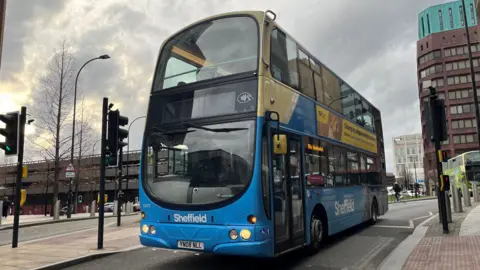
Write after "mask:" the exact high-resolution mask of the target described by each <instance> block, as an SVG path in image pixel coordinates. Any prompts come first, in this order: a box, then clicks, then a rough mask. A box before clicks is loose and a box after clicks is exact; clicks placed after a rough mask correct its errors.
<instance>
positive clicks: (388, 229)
mask: <svg viewBox="0 0 480 270" xmlns="http://www.w3.org/2000/svg"><path fill="white" fill-rule="evenodd" d="M436 211H437V202H436V201H434V200H428V201H418V202H409V203H406V204H392V205H389V211H388V212H387V214H386V215H384V216H382V217H380V219H379V220H378V222H377V224H376V225H374V226H369V225H361V226H357V227H355V228H352V229H350V230H347V231H345V232H343V233H340V234H338V235H336V236H333V237H332V238H331V239H330V241H329V242H328V243H327V245H326V246H325V247H324V248H323V249H322V250H321V251H320V252H318V253H317V254H315V255H314V256H308V255H306V254H305V252H303V250H298V251H296V252H292V253H289V254H286V255H284V256H281V257H278V258H276V259H275V260H268V259H256V258H244V257H242V258H236V257H232V256H218V255H217V256H215V255H211V254H199V253H195V252H190V251H179V250H166V249H158V248H149V247H142V248H139V249H136V250H132V251H127V252H122V253H119V254H115V255H111V256H107V257H103V258H99V259H96V260H91V261H88V262H83V263H80V264H77V265H74V266H70V267H67V268H64V269H68V270H84V269H114V270H121V269H142V270H143V269H147V270H148V269H152V270H153V269H164V270H169V269H175V270H187V269H188V270H190V269H200V270H202V269H205V270H217V269H218V270H225V269H229V270H235V269H252V268H254V269H260V268H264V269H267V268H273V269H296V270H300V269H301V270H307V269H308V270H310V269H338V270H340V269H377V268H378V267H379V266H380V264H381V263H382V262H383V260H384V259H385V258H386V257H387V256H388V254H389V253H391V252H392V251H393V250H394V249H395V247H396V246H398V245H399V244H400V243H401V242H402V241H403V240H404V239H405V238H407V237H408V236H409V235H411V234H412V232H413V231H414V229H415V227H416V226H418V224H420V223H421V222H422V221H424V220H426V219H428V218H429V217H432V216H434V215H435V213H436Z"/></svg>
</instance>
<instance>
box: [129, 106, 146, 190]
mask: <svg viewBox="0 0 480 270" xmlns="http://www.w3.org/2000/svg"><path fill="white" fill-rule="evenodd" d="M145 117H146V116H140V117H137V118H135V119H133V121H132V122H131V123H130V125H129V126H128V134H130V127H131V126H132V124H133V123H134V122H135V121H137V120H138V119H141V118H145ZM130 137H131V136H130V135H129V136H128V138H127V185H126V187H125V189H128V175H129V174H128V168H129V166H130V164H129V163H128V161H129V159H130Z"/></svg>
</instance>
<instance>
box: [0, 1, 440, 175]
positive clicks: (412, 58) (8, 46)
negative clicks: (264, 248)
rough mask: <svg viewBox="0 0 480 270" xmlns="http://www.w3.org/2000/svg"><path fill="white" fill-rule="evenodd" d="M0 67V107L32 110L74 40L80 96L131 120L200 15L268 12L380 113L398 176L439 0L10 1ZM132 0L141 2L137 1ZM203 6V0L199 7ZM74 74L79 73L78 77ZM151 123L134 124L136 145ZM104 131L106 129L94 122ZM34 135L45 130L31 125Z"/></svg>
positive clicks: (416, 129) (413, 126)
mask: <svg viewBox="0 0 480 270" xmlns="http://www.w3.org/2000/svg"><path fill="white" fill-rule="evenodd" d="M7 2H8V3H7V17H6V27H5V36H4V44H3V59H2V63H1V70H0V110H1V111H2V112H4V111H12V110H18V109H19V107H20V106H22V105H26V106H27V107H28V106H32V103H34V102H35V100H32V96H33V94H32V93H35V91H38V79H39V78H40V77H41V76H42V72H43V71H44V70H45V66H46V63H47V62H48V60H49V59H50V58H51V57H52V54H53V51H54V49H55V48H58V47H59V46H60V45H61V42H62V40H63V39H66V40H68V41H69V43H70V45H71V46H72V51H73V52H74V56H75V58H76V68H77V69H78V68H79V67H80V66H81V65H82V64H83V63H84V62H85V61H87V60H88V59H90V58H93V57H96V56H99V55H101V54H105V53H106V54H109V55H110V56H111V57H112V58H111V59H109V60H98V61H95V62H93V63H91V64H89V65H88V66H87V67H86V68H85V69H84V70H83V71H82V74H81V75H80V79H79V86H78V90H79V91H80V92H81V94H82V95H83V96H85V99H86V104H88V106H90V108H89V111H90V112H92V113H93V114H94V115H95V116H97V117H96V120H97V121H95V123H97V122H98V120H99V119H98V115H100V110H101V100H102V97H103V96H108V97H109V98H110V101H111V102H113V103H115V105H116V107H117V108H119V109H120V110H121V112H122V114H123V115H127V116H128V117H129V118H130V121H131V120H132V119H134V118H136V117H138V116H142V115H145V113H146V108H147V99H148V93H149V91H150V87H151V78H152V75H153V69H154V65H155V61H156V57H157V54H158V50H159V46H160V45H161V43H162V42H163V41H164V39H165V38H166V37H168V35H170V34H172V33H173V32H175V31H177V30H179V29H180V28H181V27H184V26H185V25H187V24H189V23H192V22H194V21H196V20H199V19H201V18H203V17H206V16H209V15H213V14H217V13H221V12H227V11H232V10H266V9H270V10H273V11H274V12H276V13H277V21H278V22H279V23H280V24H281V25H282V26H283V28H285V29H286V31H287V32H289V33H290V34H291V35H292V36H293V37H294V38H296V39H297V40H298V41H299V42H300V43H301V44H302V45H303V46H305V47H306V48H307V49H308V50H309V51H310V52H312V53H313V54H315V55H316V56H317V57H318V58H319V59H320V60H321V61H322V62H323V63H325V64H326V65H327V66H329V67H330V68H331V69H333V70H334V71H335V72H336V73H337V74H339V75H340V76H341V77H342V78H344V79H345V80H346V81H347V82H348V83H349V84H350V85H352V86H353V87H354V88H355V89H356V90H357V91H358V92H360V93H361V94H362V95H363V96H365V97H366V98H367V99H369V100H370V101H371V102H372V103H373V104H374V105H375V106H376V107H378V108H379V109H380V111H381V112H382V117H383V129H384V139H385V142H386V157H387V170H388V171H389V172H394V168H393V154H392V149H391V147H392V145H391V143H392V137H393V136H397V135H403V134H413V133H420V132H421V127H420V113H419V103H418V94H417V86H416V81H417V77H416V50H415V48H416V40H417V14H418V13H419V12H421V11H422V10H423V9H425V8H427V7H429V6H431V5H435V4H440V3H443V2H446V1H442V0H389V1H385V0H362V1H353V0H335V1H333V0H316V1H315V0H297V1H291V0H275V1H262V0H238V1H237V0H202V1H194V0H183V1H182V0H158V1H154V0H135V1H131V0H101V1H94V0H44V1H29V0H7ZM133 3H135V4H133ZM200 3H201V4H200ZM75 73H76V71H75ZM143 125H144V121H143V120H142V119H140V120H138V121H137V122H136V123H135V124H134V127H133V126H132V130H131V132H130V134H131V140H130V142H131V149H138V148H139V146H140V143H141V133H142V131H143ZM97 130H98V131H99V130H100V129H99V127H98V126H97ZM28 132H29V133H32V132H38V129H37V130H35V128H34V127H29V128H28Z"/></svg>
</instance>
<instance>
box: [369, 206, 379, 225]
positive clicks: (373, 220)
mask: <svg viewBox="0 0 480 270" xmlns="http://www.w3.org/2000/svg"><path fill="white" fill-rule="evenodd" d="M377 220H378V206H377V201H376V200H374V201H373V203H372V208H371V209H370V224H372V225H374V224H375V223H377Z"/></svg>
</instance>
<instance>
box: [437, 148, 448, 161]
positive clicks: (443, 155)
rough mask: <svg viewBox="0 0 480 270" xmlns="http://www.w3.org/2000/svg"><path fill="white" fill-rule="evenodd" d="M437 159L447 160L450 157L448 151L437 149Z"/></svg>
mask: <svg viewBox="0 0 480 270" xmlns="http://www.w3.org/2000/svg"><path fill="white" fill-rule="evenodd" d="M437 153H438V161H439V162H447V161H448V160H449V159H450V151H449V150H438V152H437Z"/></svg>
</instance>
